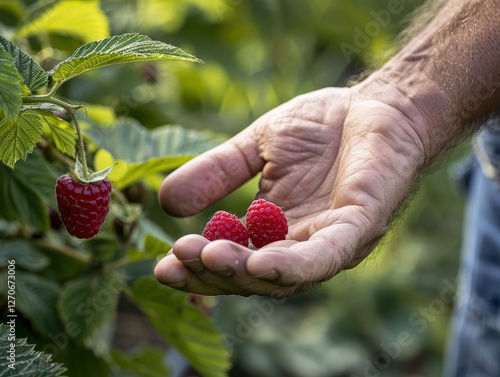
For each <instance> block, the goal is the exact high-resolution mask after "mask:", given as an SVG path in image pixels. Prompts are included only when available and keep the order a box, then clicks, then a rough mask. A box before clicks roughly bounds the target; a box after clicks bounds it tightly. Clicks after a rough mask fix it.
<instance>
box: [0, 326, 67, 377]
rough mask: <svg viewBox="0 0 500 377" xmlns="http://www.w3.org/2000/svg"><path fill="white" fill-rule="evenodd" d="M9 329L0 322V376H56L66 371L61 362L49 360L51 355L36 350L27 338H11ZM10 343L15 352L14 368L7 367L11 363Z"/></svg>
mask: <svg viewBox="0 0 500 377" xmlns="http://www.w3.org/2000/svg"><path fill="white" fill-rule="evenodd" d="M9 331H10V326H9V325H6V324H0V377H21V376H36V377H56V376H60V375H61V374H63V373H64V372H65V371H66V368H65V367H64V366H63V365H62V364H59V363H53V362H52V361H51V355H49V354H46V353H43V352H40V351H36V350H35V346H34V345H31V344H28V343H27V339H25V338H23V339H21V338H16V339H11V338H10V337H9V335H10V333H9ZM12 343H14V344H15V352H16V357H15V365H12V366H13V367H14V368H11V367H9V365H11V364H12V363H11V360H9V357H8V356H9V351H10V347H11V344H12Z"/></svg>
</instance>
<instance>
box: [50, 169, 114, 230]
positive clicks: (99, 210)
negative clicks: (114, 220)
mask: <svg viewBox="0 0 500 377" xmlns="http://www.w3.org/2000/svg"><path fill="white" fill-rule="evenodd" d="M111 188H112V187H111V183H110V182H109V181H108V180H107V179H105V180H103V181H100V182H96V183H83V182H80V181H77V180H75V179H74V178H73V177H72V176H70V175H69V174H65V175H62V176H60V177H59V179H58V180H57V183H56V196H57V206H58V208H59V213H60V215H61V220H62V222H63V224H64V226H65V227H66V230H67V231H68V233H69V234H71V235H72V236H75V237H78V238H90V237H93V236H95V235H96V234H97V233H99V229H101V225H102V223H103V222H104V219H105V218H106V215H107V214H108V211H109V208H108V204H109V200H110V196H111Z"/></svg>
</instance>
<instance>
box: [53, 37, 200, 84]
mask: <svg viewBox="0 0 500 377" xmlns="http://www.w3.org/2000/svg"><path fill="white" fill-rule="evenodd" d="M150 60H185V61H191V62H201V60H199V59H197V58H196V57H194V56H193V55H190V54H187V53H185V52H184V51H183V50H181V49H180V48H178V47H175V46H172V45H169V44H167V43H164V42H160V41H153V40H151V39H150V38H149V37H148V36H146V35H141V34H136V33H127V34H121V35H115V36H112V37H108V38H104V39H101V40H98V41H94V42H90V43H86V44H84V45H83V46H81V47H79V48H78V49H76V50H75V52H74V53H73V54H72V55H71V56H70V57H69V58H67V59H65V60H63V61H62V62H60V63H59V64H58V65H57V66H55V67H54V69H52V70H51V71H50V72H49V74H50V75H51V76H52V80H53V81H55V82H64V81H67V80H69V79H71V78H73V77H75V76H78V75H81V74H82V73H84V72H87V71H90V70H93V69H96V68H100V67H105V66H107V65H111V64H119V63H127V62H139V61H150Z"/></svg>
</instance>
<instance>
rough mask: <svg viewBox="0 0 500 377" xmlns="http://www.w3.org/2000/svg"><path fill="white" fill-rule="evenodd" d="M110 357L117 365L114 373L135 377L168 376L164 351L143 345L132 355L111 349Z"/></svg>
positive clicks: (121, 376)
mask: <svg viewBox="0 0 500 377" xmlns="http://www.w3.org/2000/svg"><path fill="white" fill-rule="evenodd" d="M111 357H112V359H113V362H114V363H115V364H116V366H117V367H118V369H119V371H117V373H116V375H117V376H120V377H123V376H129V375H132V376H137V377H168V376H170V372H169V370H168V369H167V367H166V366H165V361H164V360H165V351H164V350H159V349H156V348H151V347H144V348H142V349H141V350H140V352H139V353H137V354H136V355H133V356H129V355H125V354H123V353H121V352H118V351H112V352H111Z"/></svg>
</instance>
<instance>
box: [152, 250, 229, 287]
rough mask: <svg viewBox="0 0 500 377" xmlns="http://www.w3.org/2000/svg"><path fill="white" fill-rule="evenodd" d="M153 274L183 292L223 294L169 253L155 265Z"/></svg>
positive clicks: (163, 282)
mask: <svg viewBox="0 0 500 377" xmlns="http://www.w3.org/2000/svg"><path fill="white" fill-rule="evenodd" d="M154 274H155V276H156V278H157V279H158V281H159V282H160V283H161V284H164V285H167V286H169V287H171V288H175V289H178V290H180V291H184V292H191V293H197V294H201V295H207V296H215V295H223V294H226V292H223V291H221V290H219V289H217V288H214V287H212V286H210V285H206V284H205V283H204V282H203V281H201V280H200V279H198V277H197V276H196V274H194V273H193V272H192V271H191V270H190V269H189V268H188V267H187V266H186V265H185V264H184V263H182V262H180V261H179V260H178V259H177V258H176V257H175V255H173V254H169V255H167V256H166V257H165V258H163V259H161V260H160V261H159V262H158V264H157V265H156V266H155V269H154Z"/></svg>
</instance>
